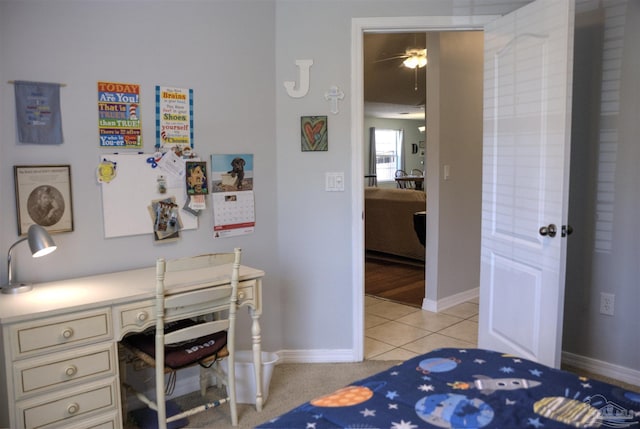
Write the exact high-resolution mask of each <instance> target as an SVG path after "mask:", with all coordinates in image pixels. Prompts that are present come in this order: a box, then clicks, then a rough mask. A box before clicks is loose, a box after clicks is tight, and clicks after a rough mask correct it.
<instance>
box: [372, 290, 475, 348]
mask: <svg viewBox="0 0 640 429" xmlns="http://www.w3.org/2000/svg"><path fill="white" fill-rule="evenodd" d="M364 302H365V319H364V324H365V331H364V337H365V338H364V357H365V359H370V360H407V359H409V358H412V357H414V356H418V355H421V354H423V353H427V352H429V351H431V350H433V349H436V348H440V347H477V344H478V300H477V299H475V300H471V301H468V302H465V303H463V304H459V305H456V306H454V307H451V308H449V309H447V310H443V311H442V312H439V313H432V312H429V311H425V310H421V309H419V308H416V307H411V306H409V305H403V304H398V303H396V302H392V301H387V300H384V299H380V298H376V297H374V296H368V295H367V296H365V301H364Z"/></svg>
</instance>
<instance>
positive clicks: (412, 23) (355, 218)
mask: <svg viewBox="0 0 640 429" xmlns="http://www.w3.org/2000/svg"><path fill="white" fill-rule="evenodd" d="M499 17H500V16H499V15H478V16H422V17H380V18H353V19H352V20H351V172H352V177H351V196H352V198H351V221H352V225H351V231H352V243H353V248H352V262H351V266H352V285H353V287H352V292H353V295H352V302H353V311H352V316H353V319H352V326H353V332H352V341H353V343H352V344H353V348H352V352H353V360H354V361H362V360H363V359H364V258H365V253H364V129H363V127H364V64H363V56H364V55H363V52H364V50H363V49H364V42H363V39H364V37H363V35H364V33H365V32H378V33H400V32H425V33H426V32H432V31H478V30H480V31H482V30H484V26H485V24H487V23H489V22H491V21H493V20H495V19H497V18H499ZM429 176H430V173H429V171H427V178H426V179H427V180H428V179H429ZM436 179H437V177H436ZM427 199H429V195H427ZM427 206H429V201H427ZM430 206H431V207H436V210H437V204H431V205H430ZM428 230H429V224H427V236H435V233H434V234H433V235H432V234H430V233H429V231H428ZM435 262H437V259H435V258H427V259H426V261H425V268H426V270H427V272H429V271H430V270H431V271H432V272H435V271H434V268H435V265H434V266H433V267H434V268H430V267H432V265H431V264H435ZM433 283H435V282H433ZM430 285H431V287H435V288H436V289H437V287H438V285H437V284H435V285H434V284H431V283H430ZM436 296H437V295H436Z"/></svg>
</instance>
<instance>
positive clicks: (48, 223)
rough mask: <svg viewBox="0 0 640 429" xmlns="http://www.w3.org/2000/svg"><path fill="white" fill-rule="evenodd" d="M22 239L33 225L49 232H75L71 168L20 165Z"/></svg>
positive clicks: (18, 207)
mask: <svg viewBox="0 0 640 429" xmlns="http://www.w3.org/2000/svg"><path fill="white" fill-rule="evenodd" d="M13 174H14V181H15V189H16V211H17V215H18V235H25V234H26V233H27V230H28V229H29V227H30V226H31V225H33V224H38V225H41V226H43V227H44V228H45V229H46V230H47V231H48V232H50V233H56V232H69V231H73V203H72V200H71V166H70V165H16V166H14V167H13Z"/></svg>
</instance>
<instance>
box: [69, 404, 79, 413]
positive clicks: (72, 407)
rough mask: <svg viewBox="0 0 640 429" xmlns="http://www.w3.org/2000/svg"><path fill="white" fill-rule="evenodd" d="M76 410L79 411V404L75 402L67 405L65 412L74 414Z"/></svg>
mask: <svg viewBox="0 0 640 429" xmlns="http://www.w3.org/2000/svg"><path fill="white" fill-rule="evenodd" d="M78 411H80V405H78V404H76V403H75V402H74V403H71V404H69V405H67V413H69V414H76V413H77V412H78Z"/></svg>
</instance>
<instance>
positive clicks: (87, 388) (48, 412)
mask: <svg viewBox="0 0 640 429" xmlns="http://www.w3.org/2000/svg"><path fill="white" fill-rule="evenodd" d="M116 383H117V378H115V377H110V378H108V379H106V380H101V381H99V382H94V383H91V384H87V385H84V386H81V387H78V388H75V389H67V390H64V391H61V392H59V393H57V394H51V395H42V396H39V397H37V398H36V399H34V400H28V401H19V402H17V404H16V408H17V411H18V412H17V416H18V421H19V428H21V429H28V428H29V429H31V428H33V429H35V428H47V427H59V426H61V425H63V424H64V426H65V427H66V426H67V425H72V424H76V423H79V421H80V420H84V419H87V420H88V419H89V418H92V417H95V416H96V415H97V414H99V413H106V412H108V411H111V410H115V409H117V407H118V401H117V394H118V393H117V392H118V390H117V386H116ZM103 423H104V422H103ZM98 427H99V426H98Z"/></svg>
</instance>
